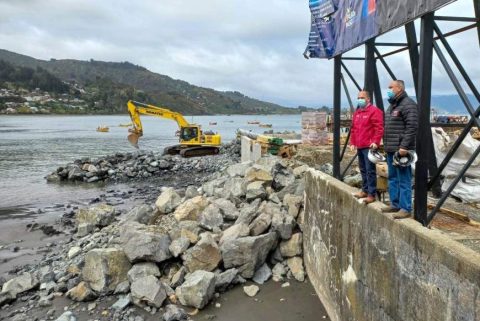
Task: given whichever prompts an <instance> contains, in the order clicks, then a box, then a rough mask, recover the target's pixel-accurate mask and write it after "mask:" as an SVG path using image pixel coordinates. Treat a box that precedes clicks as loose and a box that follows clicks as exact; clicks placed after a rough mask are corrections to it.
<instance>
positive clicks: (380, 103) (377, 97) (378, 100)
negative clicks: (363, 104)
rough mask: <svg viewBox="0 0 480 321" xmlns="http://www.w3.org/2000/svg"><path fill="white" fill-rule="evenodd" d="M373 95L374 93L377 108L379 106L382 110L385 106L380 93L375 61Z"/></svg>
mask: <svg viewBox="0 0 480 321" xmlns="http://www.w3.org/2000/svg"><path fill="white" fill-rule="evenodd" d="M374 69H375V71H374V91H373V92H374V95H375V104H376V105H377V107H378V108H380V109H381V110H382V111H384V110H385V107H384V106H383V95H382V88H381V86H380V78H379V77H378V69H377V64H376V63H375V65H374Z"/></svg>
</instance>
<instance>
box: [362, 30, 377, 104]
mask: <svg viewBox="0 0 480 321" xmlns="http://www.w3.org/2000/svg"><path fill="white" fill-rule="evenodd" d="M363 83H364V86H363V90H366V91H368V92H369V93H370V97H372V98H373V92H374V89H375V39H370V40H368V41H367V42H365V76H364V82H363Z"/></svg>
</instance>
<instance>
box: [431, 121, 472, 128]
mask: <svg viewBox="0 0 480 321" xmlns="http://www.w3.org/2000/svg"><path fill="white" fill-rule="evenodd" d="M472 123H473V122H472ZM430 127H443V128H454V127H455V128H465V127H467V123H430Z"/></svg>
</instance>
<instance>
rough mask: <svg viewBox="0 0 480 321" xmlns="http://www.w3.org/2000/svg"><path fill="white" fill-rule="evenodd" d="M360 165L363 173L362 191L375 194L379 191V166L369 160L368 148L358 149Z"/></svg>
mask: <svg viewBox="0 0 480 321" xmlns="http://www.w3.org/2000/svg"><path fill="white" fill-rule="evenodd" d="M357 155H358V165H359V166H360V173H361V174H362V191H364V192H365V193H367V194H368V195H371V196H375V194H376V193H377V168H376V166H375V164H374V163H372V162H371V161H369V160H368V148H360V149H358V151H357Z"/></svg>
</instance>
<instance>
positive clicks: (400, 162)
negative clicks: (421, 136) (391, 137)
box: [393, 150, 418, 167]
mask: <svg viewBox="0 0 480 321" xmlns="http://www.w3.org/2000/svg"><path fill="white" fill-rule="evenodd" d="M417 160H418V157H417V153H415V151H414V150H409V151H408V152H407V155H405V156H400V154H399V153H398V152H396V153H395V154H394V155H393V165H395V166H400V167H407V166H410V165H412V164H415V163H416V162H417Z"/></svg>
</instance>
